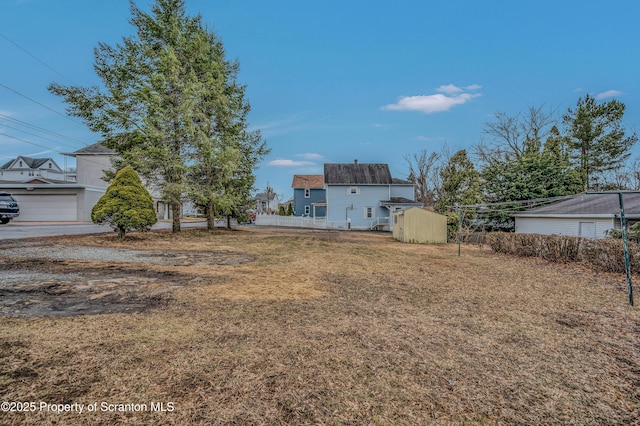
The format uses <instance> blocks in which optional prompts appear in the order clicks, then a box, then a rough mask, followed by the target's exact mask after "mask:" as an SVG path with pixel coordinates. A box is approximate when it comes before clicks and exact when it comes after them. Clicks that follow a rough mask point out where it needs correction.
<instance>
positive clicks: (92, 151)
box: [71, 142, 116, 155]
mask: <svg viewBox="0 0 640 426" xmlns="http://www.w3.org/2000/svg"><path fill="white" fill-rule="evenodd" d="M115 153H116V152H115V151H114V150H112V149H110V148H107V147H106V146H104V145H102V144H101V143H100V142H98V143H94V144H93V145H89V146H85V147H84V148H80V149H79V150H77V151H74V152H73V153H71V155H77V154H80V155H109V154H115Z"/></svg>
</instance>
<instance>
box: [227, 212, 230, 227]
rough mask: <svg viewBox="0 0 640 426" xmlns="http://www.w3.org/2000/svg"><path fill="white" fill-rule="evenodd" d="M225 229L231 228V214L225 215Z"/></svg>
mask: <svg viewBox="0 0 640 426" xmlns="http://www.w3.org/2000/svg"><path fill="white" fill-rule="evenodd" d="M227 229H231V215H229V214H228V215H227Z"/></svg>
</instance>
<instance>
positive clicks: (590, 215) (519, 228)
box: [513, 192, 640, 238]
mask: <svg viewBox="0 0 640 426" xmlns="http://www.w3.org/2000/svg"><path fill="white" fill-rule="evenodd" d="M623 201H624V207H625V217H626V218H627V225H628V226H629V225H631V224H633V223H635V222H637V221H640V194H638V193H633V192H629V193H623ZM513 217H514V218H515V224H516V233H520V234H544V235H570V236H575V237H585V238H604V237H606V232H607V231H608V230H610V229H621V225H620V224H621V222H620V204H619V199H618V194H615V193H612V194H578V195H575V196H572V197H571V198H568V199H566V200H562V201H558V202H556V203H553V204H549V205H546V206H542V207H536V208H533V209H530V210H527V211H524V212H521V213H517V214H514V215H513Z"/></svg>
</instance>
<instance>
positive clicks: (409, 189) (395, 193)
mask: <svg viewBox="0 0 640 426" xmlns="http://www.w3.org/2000/svg"><path fill="white" fill-rule="evenodd" d="M391 197H403V198H408V199H409V200H414V199H415V198H414V197H415V188H414V186H413V185H391Z"/></svg>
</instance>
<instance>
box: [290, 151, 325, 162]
mask: <svg viewBox="0 0 640 426" xmlns="http://www.w3.org/2000/svg"><path fill="white" fill-rule="evenodd" d="M296 157H300V158H304V159H305V160H316V161H320V160H324V155H321V154H316V153H315V152H306V153H304V154H298V155H296Z"/></svg>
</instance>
